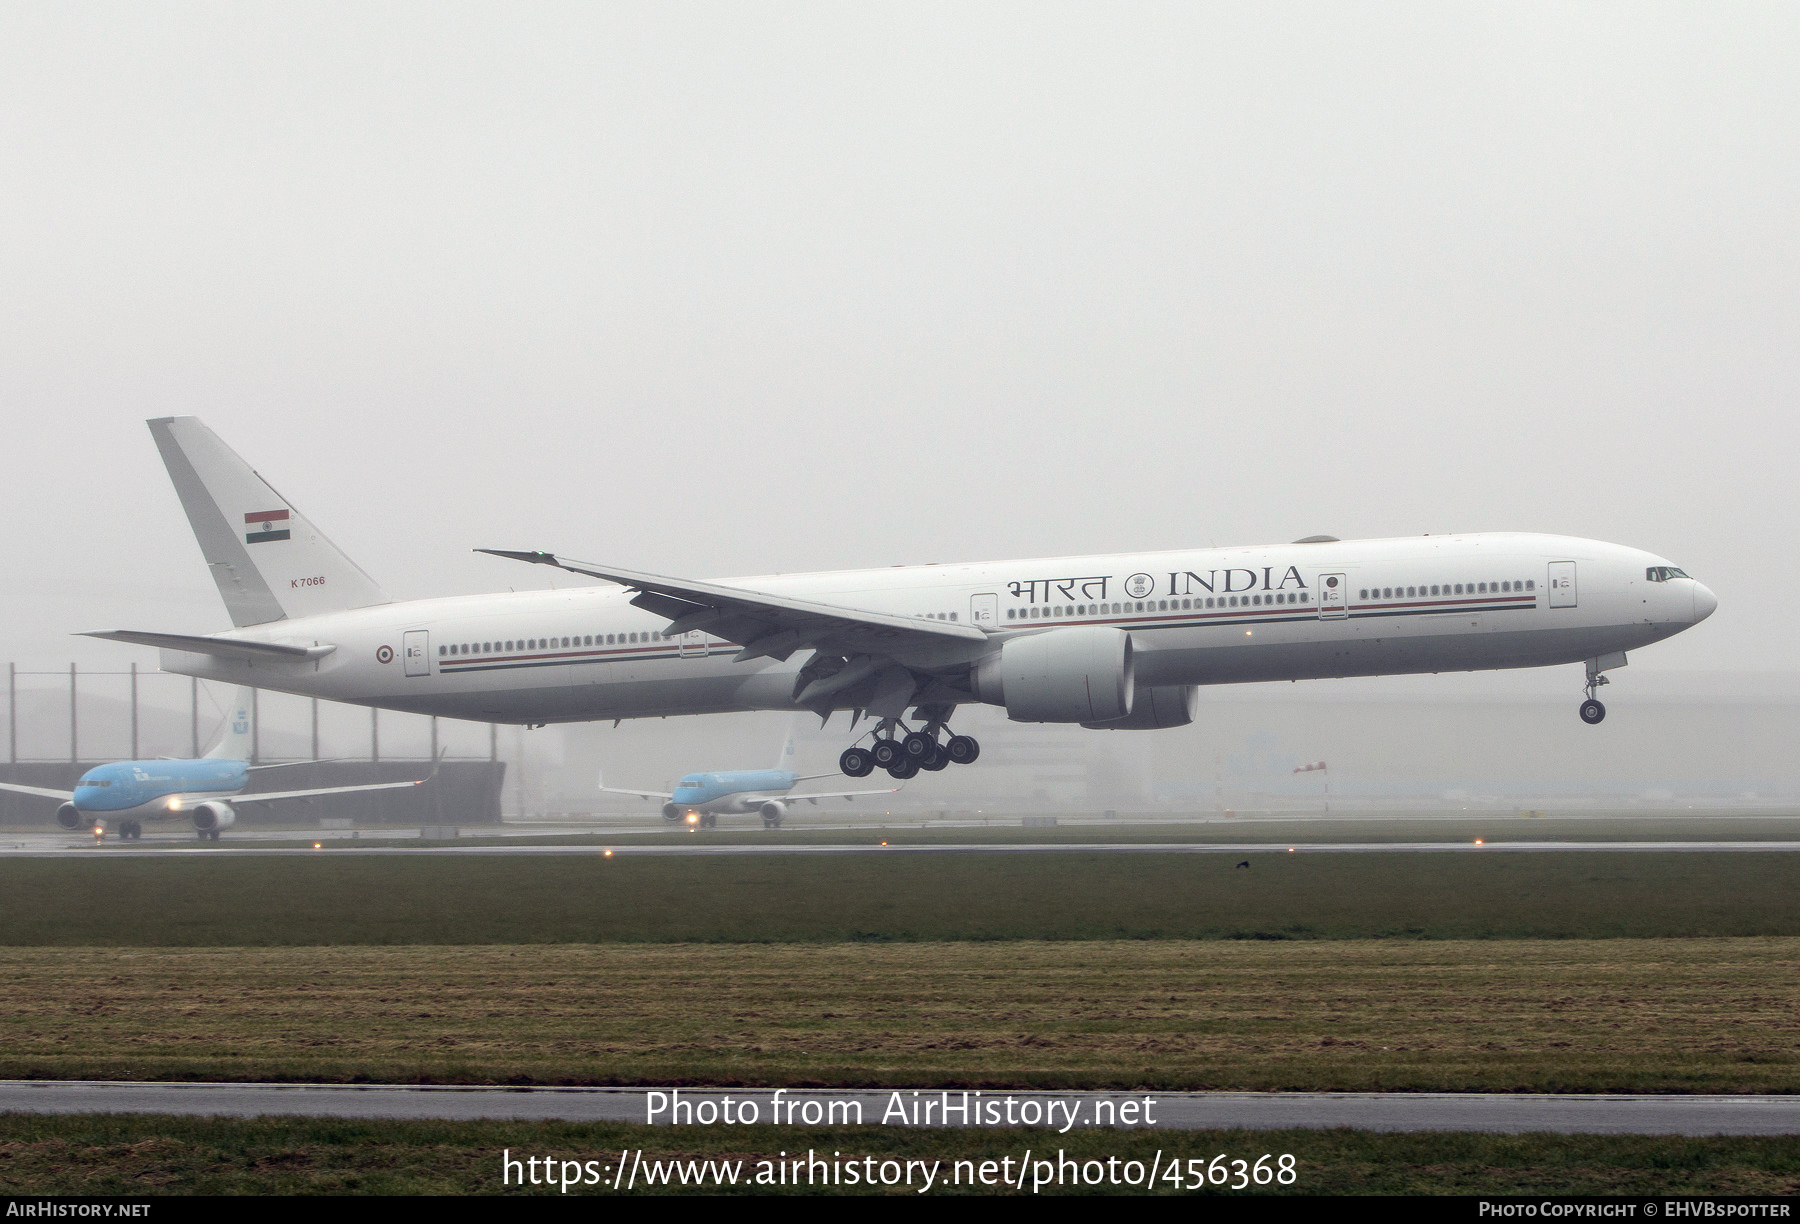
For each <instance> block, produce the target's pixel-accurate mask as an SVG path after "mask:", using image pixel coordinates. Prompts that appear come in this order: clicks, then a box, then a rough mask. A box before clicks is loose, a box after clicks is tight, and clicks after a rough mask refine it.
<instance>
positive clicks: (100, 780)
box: [75, 778, 112, 786]
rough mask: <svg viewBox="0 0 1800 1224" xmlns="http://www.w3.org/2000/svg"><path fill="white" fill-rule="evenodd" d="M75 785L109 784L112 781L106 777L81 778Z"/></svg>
mask: <svg viewBox="0 0 1800 1224" xmlns="http://www.w3.org/2000/svg"><path fill="white" fill-rule="evenodd" d="M75 785H76V786H111V785H112V782H111V780H110V779H107V778H83V779H82V780H81V781H79V782H77V783H76V784H75Z"/></svg>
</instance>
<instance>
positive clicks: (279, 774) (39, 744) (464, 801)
mask: <svg viewBox="0 0 1800 1224" xmlns="http://www.w3.org/2000/svg"><path fill="white" fill-rule="evenodd" d="M231 692H232V689H231V688H230V686H221V685H213V684H209V683H203V682H202V681H199V680H197V679H194V678H192V677H188V676H177V675H172V674H170V673H167V672H154V671H140V670H139V669H138V668H137V666H136V665H135V664H133V665H132V666H131V667H130V668H129V669H128V670H124V671H119V670H111V671H103V670H83V669H81V668H79V667H78V666H77V665H75V664H73V663H72V664H70V665H69V667H68V669H67V670H62V669H58V670H55V671H46V670H31V669H27V668H22V667H20V666H19V665H18V664H16V663H9V664H8V665H7V669H6V756H5V759H4V761H3V762H0V780H4V781H8V782H14V783H17V784H20V785H25V786H40V787H45V788H48V789H53V790H68V789H70V788H71V787H72V786H73V784H74V782H75V779H77V778H79V777H80V776H81V775H82V774H83V773H84V772H86V771H87V770H88V769H91V768H93V767H94V766H95V765H99V764H104V763H106V762H109V761H121V760H145V759H152V758H156V757H196V756H199V755H200V754H201V753H202V752H204V751H205V750H206V747H207V745H208V744H209V743H211V742H212V740H213V739H214V737H215V736H216V734H217V732H218V729H219V727H220V725H221V724H222V722H223V720H224V717H225V714H226V709H227V703H228V702H229V700H230V696H231ZM253 692H254V697H253V701H254V706H253V714H254V716H253V719H252V749H251V762H252V764H257V765H273V764H289V763H293V764H291V766H290V767H289V768H283V769H280V770H271V771H267V772H264V773H261V774H260V775H256V776H255V778H254V780H253V782H252V784H251V787H250V789H249V791H248V792H246V793H254V792H255V791H257V790H307V789H314V788H318V787H328V786H356V785H362V784H365V783H371V782H400V781H408V780H412V779H417V778H424V777H427V776H430V774H431V771H432V769H433V764H434V762H435V763H436V769H437V773H436V776H435V777H434V778H433V779H432V782H431V784H430V785H428V786H422V787H418V788H416V790H410V791H409V790H395V791H377V792H372V793H367V794H353V795H342V796H331V797H329V798H328V799H320V800H301V801H297V802H295V803H284V804H281V805H270V806H269V807H267V808H265V807H264V806H263V805H261V804H246V805H244V806H243V807H242V808H240V809H239V820H240V822H243V823H245V824H255V823H281V824H286V825H292V824H295V823H296V822H298V823H301V824H304V823H307V822H308V821H314V822H316V821H318V820H321V819H330V820H333V821H344V820H348V821H350V822H352V827H358V826H362V825H433V824H441V825H456V824H488V823H497V822H498V821H499V820H500V818H501V809H500V797H501V793H502V788H503V786H504V782H505V776H506V764H505V763H504V762H503V761H501V760H500V752H499V736H498V728H497V727H495V726H494V725H492V724H488V723H466V722H461V721H459V720H452V719H444V720H441V721H440V720H439V719H437V718H433V717H429V716H425V715H414V714H396V713H394V712H392V711H382V710H374V709H364V708H362V707H358V706H347V705H342V704H339V703H336V702H329V701H323V702H322V701H320V700H319V699H317V698H306V697H294V696H290V695H287V694H279V693H263V692H260V691H253ZM277 779H278V781H277ZM327 809H329V810H327ZM54 811H55V804H54V802H53V801H51V800H48V799H43V798H37V797H33V796H26V795H17V794H0V826H13V827H18V826H33V825H42V824H46V823H48V822H49V821H50V820H51V818H52V817H53V815H54Z"/></svg>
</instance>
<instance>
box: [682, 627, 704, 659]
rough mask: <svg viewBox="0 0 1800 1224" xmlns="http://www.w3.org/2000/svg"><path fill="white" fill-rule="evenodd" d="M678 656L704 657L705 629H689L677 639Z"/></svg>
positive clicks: (686, 657) (688, 657) (685, 657)
mask: <svg viewBox="0 0 1800 1224" xmlns="http://www.w3.org/2000/svg"><path fill="white" fill-rule="evenodd" d="M679 645H680V648H681V649H680V651H679V654H680V657H681V658H684V659H704V658H705V657H706V631H705V630H704V629H689V630H688V631H687V632H686V633H684V634H682V635H681V638H680V640H679Z"/></svg>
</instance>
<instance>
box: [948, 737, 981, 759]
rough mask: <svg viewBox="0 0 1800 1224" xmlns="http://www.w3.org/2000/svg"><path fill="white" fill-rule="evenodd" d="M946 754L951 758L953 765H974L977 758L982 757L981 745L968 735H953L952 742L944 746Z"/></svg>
mask: <svg viewBox="0 0 1800 1224" xmlns="http://www.w3.org/2000/svg"><path fill="white" fill-rule="evenodd" d="M944 752H945V754H946V755H948V756H949V758H950V762H951V764H954V765H973V764H974V763H975V758H976V757H978V756H980V755H981V745H980V744H977V743H976V742H975V741H974V739H973V738H972V737H970V736H967V735H952V736H951V737H950V742H949V743H948V744H945V745H944Z"/></svg>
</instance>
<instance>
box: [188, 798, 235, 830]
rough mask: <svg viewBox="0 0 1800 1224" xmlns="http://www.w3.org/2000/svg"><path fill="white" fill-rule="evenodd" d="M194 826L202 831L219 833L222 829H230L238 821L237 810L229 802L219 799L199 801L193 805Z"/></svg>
mask: <svg viewBox="0 0 1800 1224" xmlns="http://www.w3.org/2000/svg"><path fill="white" fill-rule="evenodd" d="M193 821H194V828H196V829H198V830H199V831H200V832H202V833H217V832H218V831H219V830H221V829H229V828H230V827H231V826H232V825H234V824H236V823H237V812H236V811H234V810H233V809H232V806H231V805H230V804H229V803H220V802H219V801H218V800H217V799H208V800H207V801H206V802H205V803H197V804H195V805H194V807H193Z"/></svg>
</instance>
